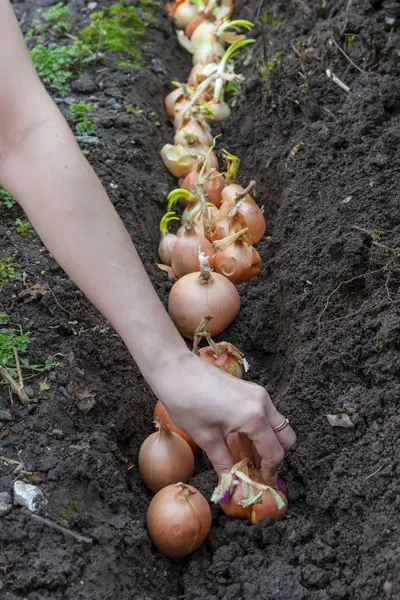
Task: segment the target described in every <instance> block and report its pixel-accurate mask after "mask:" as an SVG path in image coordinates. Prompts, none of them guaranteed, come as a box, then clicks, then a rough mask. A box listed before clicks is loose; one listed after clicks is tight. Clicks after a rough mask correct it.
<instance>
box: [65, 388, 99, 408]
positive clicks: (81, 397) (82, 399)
mask: <svg viewBox="0 0 400 600" xmlns="http://www.w3.org/2000/svg"><path fill="white" fill-rule="evenodd" d="M67 392H68V393H69V394H71V396H73V398H74V400H75V404H76V406H77V407H78V409H79V410H81V411H82V412H84V413H87V412H89V410H91V409H92V408H93V407H94V405H95V404H96V400H95V397H96V394H95V393H94V392H93V390H88V389H86V388H81V387H78V386H77V385H75V384H74V383H73V382H72V381H71V383H69V384H68V386H67Z"/></svg>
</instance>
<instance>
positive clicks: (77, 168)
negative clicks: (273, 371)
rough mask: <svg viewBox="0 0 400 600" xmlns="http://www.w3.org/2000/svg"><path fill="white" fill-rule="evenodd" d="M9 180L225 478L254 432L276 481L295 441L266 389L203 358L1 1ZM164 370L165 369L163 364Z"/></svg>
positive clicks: (1, 94)
mask: <svg viewBox="0 0 400 600" xmlns="http://www.w3.org/2000/svg"><path fill="white" fill-rule="evenodd" d="M0 182H1V183H2V185H4V187H5V188H6V189H8V191H9V192H10V193H12V194H13V195H14V196H15V198H16V199H17V200H18V202H19V203H20V204H21V206H22V207H23V209H24V210H25V213H26V214H27V217H28V218H29V219H30V221H31V222H32V224H33V226H34V228H35V230H36V231H37V233H38V235H39V236H40V237H41V239H42V241H43V243H44V244H45V246H46V247H47V248H48V250H49V251H50V252H51V253H52V255H53V256H54V257H55V258H56V260H57V262H58V263H59V264H60V266H61V267H62V268H63V269H64V270H65V271H66V273H67V274H68V275H69V276H70V277H71V279H72V280H73V281H74V282H75V283H76V284H77V285H78V287H79V288H80V289H81V290H82V291H83V293H84V294H85V295H86V296H87V297H88V298H89V299H90V300H91V301H92V302H93V304H94V305H95V306H96V307H97V308H98V309H99V310H100V312H101V313H102V314H103V315H104V317H105V318H106V319H107V320H108V321H109V322H110V324H111V325H112V326H113V328H114V329H115V330H116V331H117V332H118V334H119V335H120V336H121V338H122V339H123V341H124V343H125V344H126V346H127V348H128V349H129V351H130V353H131V354H132V356H133V358H134V360H135V361H136V363H137V365H138V367H139V369H140V370H141V372H142V373H143V376H144V377H145V378H146V380H147V381H148V383H149V385H150V386H151V388H152V389H153V391H154V393H155V394H156V396H157V397H158V398H160V399H161V400H162V402H163V403H164V404H165V405H166V407H167V410H168V412H169V413H170V415H171V417H172V419H173V420H174V421H175V422H176V423H177V424H178V425H179V426H180V427H181V428H182V429H184V430H185V431H187V432H188V433H189V434H191V435H192V437H193V438H194V439H195V441H196V442H198V443H199V445H200V446H201V447H202V448H203V449H204V451H205V452H206V453H207V454H208V456H209V458H210V460H211V461H212V462H213V465H214V467H215V468H216V470H217V471H219V472H220V471H222V470H227V469H229V468H230V467H231V466H232V464H233V459H232V456H231V454H230V451H229V449H228V447H227V445H226V442H225V440H226V437H227V435H228V434H229V433H230V432H232V431H241V432H243V433H244V434H246V435H247V436H248V437H249V438H250V439H251V440H252V441H253V442H254V444H255V446H256V447H257V449H258V451H259V453H260V455H261V456H262V458H263V468H264V470H263V473H264V475H265V476H266V477H269V476H271V475H272V474H273V473H274V472H275V471H276V469H277V466H278V465H279V463H280V462H281V460H282V458H283V455H284V450H288V449H289V448H290V447H291V446H292V444H293V443H294V433H293V432H292V430H291V428H290V427H286V428H285V429H284V430H282V432H280V433H278V434H277V435H275V433H274V432H273V431H272V427H275V426H277V425H279V424H280V423H281V422H282V419H283V417H282V415H280V414H279V413H278V411H277V410H276V409H275V407H274V406H273V404H272V402H271V399H270V398H269V396H268V394H267V392H266V391H265V390H264V388H262V387H260V386H257V385H255V384H251V383H247V382H244V381H241V380H237V379H234V378H233V377H230V376H228V375H226V374H224V373H223V372H221V371H219V370H218V369H216V368H214V367H212V366H210V365H208V364H206V363H205V362H203V361H202V360H201V359H199V358H198V357H196V356H194V355H193V354H192V353H191V352H190V351H189V350H188V348H187V346H186V343H185V342H184V341H183V339H182V338H181V336H180V335H179V333H178V331H177V330H176V328H175V326H174V325H173V323H172V321H171V320H170V318H169V317H168V314H167V313H166V311H165V309H164V307H163V305H162V303H161V301H160V300H159V298H158V296H157V294H156V292H155V291H154V289H153V287H152V285H151V282H150V280H149V278H148V276H147V274H146V271H145V269H144V267H143V265H142V263H141V261H140V258H139V256H138V254H137V252H136V250H135V248H134V245H133V244H132V241H131V239H130V237H129V235H128V233H127V231H126V229H125V227H124V226H123V223H122V221H121V220H120V218H119V217H118V215H117V213H116V211H115V209H114V207H113V206H112V204H111V202H110V200H109V198H108V197H107V194H106V192H105V190H104V188H103V186H102V185H101V183H100V181H99V179H98V178H97V176H96V174H95V173H94V171H93V169H92V168H91V167H90V165H89V163H88V162H87V160H86V159H85V157H84V156H83V154H82V152H81V150H80V148H79V146H78V145H77V143H76V141H75V139H74V136H73V135H72V133H71V131H70V129H69V127H68V124H67V123H66V122H65V120H64V119H63V117H62V115H61V113H60V112H59V110H58V108H57V107H56V105H55V104H54V102H53V101H52V99H51V98H50V96H49V95H48V94H47V92H46V91H45V89H44V88H43V86H42V84H41V83H40V81H39V79H38V77H37V75H36V73H35V71H34V68H33V66H32V63H31V61H30V58H29V54H28V52H27V48H26V45H25V42H24V40H23V37H22V35H21V33H20V31H19V27H18V24H17V22H16V19H15V16H14V14H13V11H12V9H11V6H10V4H9V2H8V0H0ZM155 365H157V368H154V366H155Z"/></svg>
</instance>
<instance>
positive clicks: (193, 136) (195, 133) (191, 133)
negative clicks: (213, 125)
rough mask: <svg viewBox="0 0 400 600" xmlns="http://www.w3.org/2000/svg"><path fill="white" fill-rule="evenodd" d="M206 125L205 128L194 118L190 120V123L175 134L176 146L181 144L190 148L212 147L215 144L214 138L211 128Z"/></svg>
mask: <svg viewBox="0 0 400 600" xmlns="http://www.w3.org/2000/svg"><path fill="white" fill-rule="evenodd" d="M204 125H205V126H204V127H203V126H202V125H201V124H200V123H199V122H198V120H197V119H195V118H193V117H192V118H191V119H189V121H188V122H187V123H185V124H184V125H183V126H182V127H181V128H180V129H179V130H178V131H177V132H176V133H175V137H174V144H175V146H176V145H178V144H181V145H182V146H189V145H192V144H203V145H205V146H211V144H212V143H213V136H212V135H211V133H210V127H209V126H208V125H207V123H204Z"/></svg>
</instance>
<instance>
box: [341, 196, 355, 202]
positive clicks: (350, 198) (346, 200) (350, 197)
mask: <svg viewBox="0 0 400 600" xmlns="http://www.w3.org/2000/svg"><path fill="white" fill-rule="evenodd" d="M352 199H353V196H346V198H345V199H344V200H342V204H348V203H349V202H351V200H352Z"/></svg>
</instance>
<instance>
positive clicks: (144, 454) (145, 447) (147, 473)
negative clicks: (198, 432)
mask: <svg viewBox="0 0 400 600" xmlns="http://www.w3.org/2000/svg"><path fill="white" fill-rule="evenodd" d="M155 423H156V426H157V428H158V431H156V432H155V433H152V434H151V435H149V437H148V438H146V439H145V440H144V442H143V444H142V445H141V447H140V451H139V471H140V474H141V476H142V479H143V482H144V484H145V485H146V487H148V488H149V490H151V491H152V492H158V491H159V490H161V489H162V488H164V487H165V486H167V485H170V484H172V483H178V481H185V482H186V481H189V479H190V478H191V476H192V475H193V470H194V458H193V452H192V450H191V449H190V446H189V444H188V443H187V442H185V440H184V439H183V438H181V436H179V435H178V434H177V433H174V432H172V431H170V430H169V429H168V427H167V426H166V425H165V423H163V422H162V421H160V419H156V420H155Z"/></svg>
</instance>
